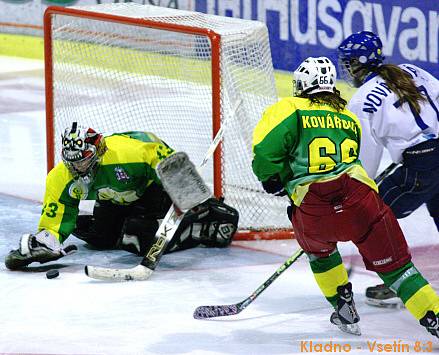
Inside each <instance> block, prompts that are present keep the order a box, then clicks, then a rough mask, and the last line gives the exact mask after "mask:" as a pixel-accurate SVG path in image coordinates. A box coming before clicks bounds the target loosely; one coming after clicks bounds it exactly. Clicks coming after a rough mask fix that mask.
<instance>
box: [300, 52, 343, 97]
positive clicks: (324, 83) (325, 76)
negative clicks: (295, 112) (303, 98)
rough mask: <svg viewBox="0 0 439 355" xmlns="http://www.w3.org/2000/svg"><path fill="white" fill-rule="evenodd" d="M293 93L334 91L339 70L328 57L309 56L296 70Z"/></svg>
mask: <svg viewBox="0 0 439 355" xmlns="http://www.w3.org/2000/svg"><path fill="white" fill-rule="evenodd" d="M293 75H294V78H293V95H294V96H300V95H302V94H315V93H317V92H322V91H329V92H333V91H334V87H335V81H336V79H337V71H336V69H335V66H334V64H332V62H331V61H330V60H329V59H328V58H326V57H317V58H314V57H309V58H307V59H305V60H304V61H303V62H302V64H300V65H299V67H298V68H297V69H296V70H295V71H294V74H293Z"/></svg>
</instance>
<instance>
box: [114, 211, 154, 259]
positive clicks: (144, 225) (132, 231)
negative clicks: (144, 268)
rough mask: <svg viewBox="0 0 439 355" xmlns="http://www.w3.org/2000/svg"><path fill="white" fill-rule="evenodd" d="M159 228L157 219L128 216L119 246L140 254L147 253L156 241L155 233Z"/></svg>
mask: <svg viewBox="0 0 439 355" xmlns="http://www.w3.org/2000/svg"><path fill="white" fill-rule="evenodd" d="M158 229H159V223H158V221H157V220H156V219H144V218H141V217H128V218H126V219H125V222H124V225H123V227H122V236H121V239H120V241H119V245H118V246H119V248H120V249H123V250H126V251H128V252H130V253H134V254H137V255H139V256H143V255H145V253H146V251H147V250H149V249H150V248H151V247H152V245H153V244H154V242H155V234H156V232H157V230H158Z"/></svg>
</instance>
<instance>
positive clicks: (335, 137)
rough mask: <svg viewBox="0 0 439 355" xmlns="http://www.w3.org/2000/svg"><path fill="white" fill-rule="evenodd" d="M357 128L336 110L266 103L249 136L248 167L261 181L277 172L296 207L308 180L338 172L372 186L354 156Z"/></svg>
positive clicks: (291, 101) (305, 103)
mask: <svg viewBox="0 0 439 355" xmlns="http://www.w3.org/2000/svg"><path fill="white" fill-rule="evenodd" d="M360 142H361V126H360V123H359V120H358V119H357V117H356V116H355V115H354V114H353V113H352V112H350V111H349V110H346V109H345V110H343V111H340V112H336V111H334V109H333V108H331V107H329V106H326V105H322V104H317V103H313V104H310V101H309V100H308V99H302V98H298V97H290V98H285V99H282V100H280V101H279V102H278V103H276V104H274V105H272V106H270V107H269V108H268V109H267V110H266V111H265V112H264V115H263V117H262V119H261V120H260V121H259V123H258V125H257V126H256V128H255V131H254V134H253V153H254V158H253V164H252V166H253V171H254V173H255V174H256V176H257V177H258V178H259V180H261V181H266V180H268V179H269V178H270V177H272V176H274V175H276V174H278V175H279V176H280V178H281V181H282V183H283V184H284V186H285V189H286V190H287V191H288V194H289V195H290V197H291V198H292V199H293V201H294V203H295V204H296V205H300V203H301V201H302V199H303V197H304V195H305V194H306V191H307V187H308V185H309V184H310V183H312V182H316V181H319V180H327V179H330V178H333V177H335V176H338V175H340V174H343V173H347V174H349V175H350V176H351V177H353V178H355V179H357V180H360V181H362V182H364V183H366V184H367V185H369V186H370V187H372V188H373V189H375V190H377V188H376V185H375V183H374V182H373V181H372V180H371V179H370V178H369V177H368V176H367V174H366V172H365V171H364V169H363V168H362V166H361V163H360V161H359V160H358V154H359V150H360Z"/></svg>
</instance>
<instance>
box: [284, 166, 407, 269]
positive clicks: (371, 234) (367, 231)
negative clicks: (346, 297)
mask: <svg viewBox="0 0 439 355" xmlns="http://www.w3.org/2000/svg"><path fill="white" fill-rule="evenodd" d="M292 223H293V227H294V232H295V235H296V238H297V241H298V242H299V245H300V246H301V247H302V249H303V250H305V252H307V253H311V254H314V255H316V256H318V257H327V256H328V255H329V254H330V253H331V252H332V251H333V250H334V249H335V248H336V245H337V242H346V241H352V242H353V243H354V244H355V245H356V246H357V247H358V250H359V252H360V254H361V256H362V257H363V261H364V264H365V265H366V268H367V269H368V270H372V271H376V272H390V271H393V270H396V269H397V268H400V267H401V266H403V265H405V264H407V263H408V262H409V261H410V260H411V255H410V252H409V250H408V246H407V243H406V241H405V238H404V235H403V233H402V231H401V228H400V227H399V224H398V222H397V220H396V218H395V216H394V215H393V213H392V211H391V210H390V208H389V207H388V206H387V205H385V204H384V203H383V201H382V200H381V198H380V197H379V196H378V194H377V193H376V192H375V191H374V190H372V189H371V188H370V187H369V186H367V185H365V184H363V183H361V182H359V181H357V180H354V179H352V178H351V177H349V176H348V175H347V174H344V175H342V176H341V177H340V178H338V179H336V180H333V181H328V182H324V183H313V184H311V185H310V188H309V192H308V193H307V195H306V196H305V199H304V200H303V202H302V204H301V205H300V207H296V208H295V209H294V211H293V217H292Z"/></svg>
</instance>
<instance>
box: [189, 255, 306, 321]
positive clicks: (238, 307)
mask: <svg viewBox="0 0 439 355" xmlns="http://www.w3.org/2000/svg"><path fill="white" fill-rule="evenodd" d="M303 253H304V251H303V250H302V249H301V248H299V249H298V250H297V251H296V252H295V253H294V254H293V255H292V256H290V257H289V258H288V259H287V260H286V261H285V262H284V263H283V264H282V265H281V266H280V267H279V268H278V269H277V270H276V271H275V272H274V274H273V275H271V276H270V277H269V278H268V279H267V280H265V282H264V283H263V284H262V285H261V286H259V287H258V288H257V289H256V290H255V291H254V292H253V293H252V294H251V295H250V296H248V297H247V298H246V299H245V300H243V301H241V302H239V303H235V304H228V305H218V306H200V307H197V308H196V309H195V311H194V318H195V319H206V318H215V317H223V316H233V315H235V314H238V313H240V312H241V311H243V310H244V309H245V308H247V306H248V305H249V304H250V303H252V302H253V301H254V300H255V299H256V298H257V297H258V296H259V295H260V294H261V293H262V292H264V291H265V290H266V289H267V287H268V286H270V285H271V284H272V283H273V281H274V280H276V279H277V278H278V277H279V276H280V275H282V273H283V272H284V271H285V270H286V269H288V268H289V267H290V266H291V265H292V264H294V262H295V261H296V260H297V259H299V258H300V257H301V256H302V254H303Z"/></svg>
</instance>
